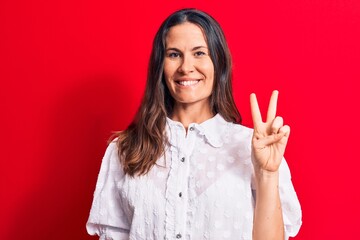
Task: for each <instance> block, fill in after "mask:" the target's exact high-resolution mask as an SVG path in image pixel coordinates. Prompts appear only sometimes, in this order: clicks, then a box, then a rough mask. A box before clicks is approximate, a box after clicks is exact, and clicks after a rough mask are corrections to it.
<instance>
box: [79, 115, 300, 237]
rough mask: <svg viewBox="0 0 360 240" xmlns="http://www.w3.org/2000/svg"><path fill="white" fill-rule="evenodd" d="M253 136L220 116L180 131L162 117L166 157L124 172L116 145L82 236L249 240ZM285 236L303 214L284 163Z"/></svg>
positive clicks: (293, 231) (281, 191)
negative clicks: (135, 173) (145, 168)
mask: <svg viewBox="0 0 360 240" xmlns="http://www.w3.org/2000/svg"><path fill="white" fill-rule="evenodd" d="M252 133H253V130H252V129H250V128H247V127H244V126H242V125H239V124H234V123H230V122H227V121H225V120H224V119H223V117H222V116H221V115H220V114H217V115H216V116H214V117H213V118H211V119H209V120H207V121H205V122H203V123H201V124H197V123H192V124H190V125H189V127H188V131H186V130H185V128H184V127H183V125H182V124H181V123H179V122H176V121H173V120H171V119H169V118H167V124H166V134H167V136H168V143H167V145H166V149H165V153H164V156H163V157H161V158H160V159H158V161H157V162H156V164H155V165H154V166H153V167H152V168H151V170H150V171H149V173H147V174H146V175H144V176H140V177H131V176H129V175H127V174H124V172H123V170H122V166H121V163H120V161H119V156H118V149H117V146H116V143H115V142H112V143H110V144H109V146H108V148H107V150H106V152H105V156H104V158H103V160H102V165H101V169H100V173H99V176H98V181H97V184H96V189H95V193H94V200H93V204H92V207H91V211H90V216H89V219H88V222H87V225H86V227H87V231H88V233H89V234H91V235H95V234H96V235H98V236H100V239H101V240H105V239H113V240H120V239H121V240H122V239H126V240H127V239H131V240H141V239H147V240H150V239H154V240H158V239H160V240H162V239H194V240H198V239H199V240H200V239H212V240H219V239H234V240H235V239H243V240H245V239H247V240H248V239H252V229H253V217H254V208H255V204H256V189H255V183H254V180H255V179H254V169H253V165H252V161H251V138H252ZM279 194H280V200H281V206H282V213H283V221H284V226H285V238H286V239H288V237H289V236H295V235H296V234H297V232H298V231H299V228H300V225H301V208H300V204H299V201H298V198H297V196H296V193H295V191H294V187H293V185H292V182H291V176H290V171H289V168H288V165H287V163H286V161H285V159H283V160H282V162H281V165H280V168H279Z"/></svg>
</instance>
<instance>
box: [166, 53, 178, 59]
mask: <svg viewBox="0 0 360 240" xmlns="http://www.w3.org/2000/svg"><path fill="white" fill-rule="evenodd" d="M179 56H180V54H179V53H177V52H171V53H169V54H168V57H170V58H177V57H179Z"/></svg>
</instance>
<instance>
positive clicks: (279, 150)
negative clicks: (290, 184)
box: [250, 91, 290, 172]
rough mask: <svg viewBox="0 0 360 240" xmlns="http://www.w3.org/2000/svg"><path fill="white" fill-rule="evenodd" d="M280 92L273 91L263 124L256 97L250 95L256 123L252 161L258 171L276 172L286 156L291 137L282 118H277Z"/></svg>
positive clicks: (253, 117) (288, 128)
mask: <svg viewBox="0 0 360 240" xmlns="http://www.w3.org/2000/svg"><path fill="white" fill-rule="evenodd" d="M278 94H279V92H278V91H273V93H272V95H271V98H270V103H269V107H268V112H267V118H266V121H265V122H263V121H262V118H261V113H260V109H259V105H258V102H257V99H256V95H255V94H254V93H252V94H251V95H250V106H251V115H252V119H253V123H254V133H253V137H252V161H253V164H254V167H255V168H256V169H257V170H265V171H268V172H276V171H277V170H278V169H279V166H280V163H281V159H282V158H283V156H284V152H285V148H286V144H287V141H288V138H289V135H290V127H289V126H287V125H283V119H282V117H279V116H278V117H276V106H277V98H278Z"/></svg>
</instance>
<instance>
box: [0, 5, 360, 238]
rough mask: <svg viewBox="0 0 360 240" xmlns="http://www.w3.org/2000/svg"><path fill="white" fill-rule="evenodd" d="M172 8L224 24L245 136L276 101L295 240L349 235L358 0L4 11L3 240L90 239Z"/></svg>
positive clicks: (352, 230) (355, 210)
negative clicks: (106, 158)
mask: <svg viewBox="0 0 360 240" xmlns="http://www.w3.org/2000/svg"><path fill="white" fill-rule="evenodd" d="M182 7H197V8H200V9H202V10H205V11H207V12H209V13H210V14H211V15H213V16H214V17H215V18H216V19H217V20H218V21H219V22H220V24H221V25H222V27H223V29H224V31H225V34H226V36H227V39H228V42H229V45H230V48H231V51H232V54H233V60H234V94H235V98H236V102H237V105H238V108H239V110H240V112H241V113H242V115H243V118H244V124H245V125H247V126H251V125H252V122H251V117H250V111H249V94H250V93H251V92H256V93H257V95H258V98H259V101H260V107H262V108H263V109H264V110H265V108H266V106H267V101H268V99H269V97H270V94H271V91H272V90H273V89H278V90H279V91H280V98H279V111H278V112H279V115H282V116H283V117H284V119H285V121H286V123H287V124H289V125H290V126H291V127H292V136H291V139H290V142H289V145H288V149H287V152H286V155H285V157H286V158H287V160H288V163H289V165H290V168H291V170H292V176H293V182H294V185H295V188H296V190H297V193H298V196H299V199H300V201H301V204H302V209H303V226H302V228H301V230H300V233H299V234H298V236H297V237H296V239H299V240H300V239H356V238H358V237H359V234H358V233H357V230H358V228H359V226H358V224H359V220H358V217H359V216H360V207H359V203H360V191H359V186H358V185H359V173H358V172H359V170H358V168H359V156H358V150H359V146H358V144H359V140H358V138H359V133H360V132H359V127H358V124H357V123H358V111H359V110H358V109H359V108H358V106H357V105H358V104H359V103H360V102H359V98H358V95H359V94H360V93H359V90H360V89H359V87H358V86H357V85H358V84H357V81H359V80H360V71H359V66H360V64H359V63H360V1H357V0H353V1H351V0H337V1H335V0H311V1H310V0H303V1H298V0H295V1H288V0H283V1H281V0H274V1H257V0H256V1H241V2H239V1H229V2H227V1H211V0H207V1H185V0H184V1H177V2H176V3H175V2H174V1H168V0H163V1H149V2H148V3H142V2H136V1H134V2H133V3H130V2H125V1H124V2H121V1H114V0H112V1H103V2H100V1H69V0H62V1H45V0H34V1H24V0H13V1H10V0H2V1H1V2H0V34H1V35H0V59H1V62H0V81H1V85H0V97H1V99H0V107H1V108H0V109H1V110H0V111H1V118H0V128H1V132H0V134H1V138H0V139H1V144H0V148H1V151H0V160H1V161H0V164H1V165H0V173H1V174H0V201H1V202H0V216H1V218H0V235H1V237H0V238H1V239H5V240H10V239H11V240H13V239H14V240H20V239H38V240H45V239H55V240H56V239H89V240H90V239H96V238H92V237H89V236H87V234H86V231H85V223H86V220H87V217H88V212H89V209H90V205H91V201H92V194H93V191H94V187H95V182H96V177H97V173H98V171H99V167H100V162H101V158H102V155H103V153H104V151H105V148H106V140H107V139H108V137H109V136H110V134H111V131H114V130H120V129H123V128H125V127H126V126H127V124H129V122H130V120H131V119H132V117H133V115H134V113H135V111H136V109H137V106H138V105H139V102H140V99H141V96H142V93H143V90H144V86H145V78H146V69H147V62H148V58H149V54H150V48H151V43H152V39H153V37H154V35H155V32H156V30H157V29H158V27H159V25H160V23H161V22H162V20H163V19H164V18H165V17H166V16H167V15H169V14H170V13H171V12H173V11H174V10H177V9H179V8H182Z"/></svg>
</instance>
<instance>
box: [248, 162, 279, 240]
mask: <svg viewBox="0 0 360 240" xmlns="http://www.w3.org/2000/svg"><path fill="white" fill-rule="evenodd" d="M255 184H256V205H255V213H254V226H253V240H258V239H261V240H265V239H279V240H280V239H281V240H283V239H284V223H283V218H282V208H281V203H280V196H279V188H278V186H279V172H278V171H276V172H266V171H263V170H260V169H258V170H255Z"/></svg>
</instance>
